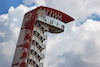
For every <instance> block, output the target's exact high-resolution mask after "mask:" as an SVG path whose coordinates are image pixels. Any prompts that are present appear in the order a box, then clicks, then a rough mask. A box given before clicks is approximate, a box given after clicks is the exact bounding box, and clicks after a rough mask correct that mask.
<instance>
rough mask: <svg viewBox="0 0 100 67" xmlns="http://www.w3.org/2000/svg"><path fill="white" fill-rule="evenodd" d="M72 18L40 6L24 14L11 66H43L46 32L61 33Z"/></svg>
mask: <svg viewBox="0 0 100 67" xmlns="http://www.w3.org/2000/svg"><path fill="white" fill-rule="evenodd" d="M73 20H74V19H73V18H72V17H70V16H68V15H66V14H65V13H62V12H60V11H58V10H55V9H52V8H49V7H44V6H40V7H37V8H36V9H34V10H32V11H30V12H28V13H26V14H25V16H24V19H23V23H22V26H21V30H20V34H19V38H18V42H17V46H16V50H15V55H14V58H13V62H12V67H43V59H44V57H45V54H44V51H45V49H46V45H45V42H46V40H47V35H46V32H50V33H61V32H63V31H64V23H68V22H70V21H73Z"/></svg>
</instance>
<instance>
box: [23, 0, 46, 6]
mask: <svg viewBox="0 0 100 67" xmlns="http://www.w3.org/2000/svg"><path fill="white" fill-rule="evenodd" d="M23 3H24V4H25V5H29V6H30V5H32V4H33V3H35V5H37V6H42V5H43V6H45V4H46V3H45V0H23Z"/></svg>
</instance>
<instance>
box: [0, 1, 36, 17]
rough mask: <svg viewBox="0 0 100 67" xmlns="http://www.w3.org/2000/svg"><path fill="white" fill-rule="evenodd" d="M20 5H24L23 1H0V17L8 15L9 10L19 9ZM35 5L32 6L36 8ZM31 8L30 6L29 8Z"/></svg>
mask: <svg viewBox="0 0 100 67" xmlns="http://www.w3.org/2000/svg"><path fill="white" fill-rule="evenodd" d="M20 4H24V3H23V1H22V0H0V15H1V14H6V13H8V9H9V8H10V7H11V6H13V7H15V8H16V7H18V6H19V5H20ZM24 5H25V4H24ZM34 5H35V3H33V4H32V5H31V6H34ZM28 7H30V6H28Z"/></svg>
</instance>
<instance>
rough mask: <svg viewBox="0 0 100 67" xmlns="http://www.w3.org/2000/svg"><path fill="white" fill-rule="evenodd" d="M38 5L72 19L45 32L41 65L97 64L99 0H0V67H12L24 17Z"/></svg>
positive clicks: (99, 57)
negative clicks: (62, 27) (60, 28)
mask: <svg viewBox="0 0 100 67" xmlns="http://www.w3.org/2000/svg"><path fill="white" fill-rule="evenodd" d="M40 5H44V6H48V7H51V8H55V9H57V10H60V11H62V12H64V13H66V14H68V15H70V16H71V17H73V18H74V19H75V21H73V22H70V23H68V24H66V25H65V27H66V28H65V31H64V32H63V33H60V34H51V33H48V41H47V48H46V56H45V57H46V58H45V61H44V67H100V52H99V51H100V7H99V6H100V0H0V67H11V64H12V59H13V55H14V51H15V47H16V43H17V39H18V35H19V31H20V27H21V24H22V20H23V16H24V14H25V13H26V12H28V11H30V10H32V9H34V8H36V7H37V6H40Z"/></svg>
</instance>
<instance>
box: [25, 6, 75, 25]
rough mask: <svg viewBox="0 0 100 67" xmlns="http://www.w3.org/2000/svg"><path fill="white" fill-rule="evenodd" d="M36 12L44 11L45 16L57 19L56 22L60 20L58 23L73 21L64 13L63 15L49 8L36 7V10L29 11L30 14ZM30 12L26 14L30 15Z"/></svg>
mask: <svg viewBox="0 0 100 67" xmlns="http://www.w3.org/2000/svg"><path fill="white" fill-rule="evenodd" d="M38 10H42V11H45V14H46V15H47V16H50V17H53V18H55V19H58V20H60V21H62V22H64V23H68V22H70V21H73V20H74V19H73V18H72V17H70V16H69V15H67V14H65V13H63V12H61V11H58V10H56V9H53V8H49V7H44V6H40V7H37V8H36V9H34V10H31V11H30V12H38ZM30 12H28V13H30ZM26 14H27V13H26Z"/></svg>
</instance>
